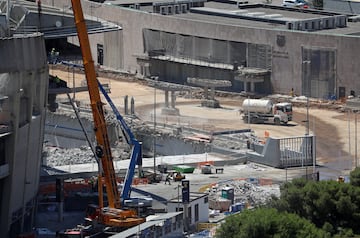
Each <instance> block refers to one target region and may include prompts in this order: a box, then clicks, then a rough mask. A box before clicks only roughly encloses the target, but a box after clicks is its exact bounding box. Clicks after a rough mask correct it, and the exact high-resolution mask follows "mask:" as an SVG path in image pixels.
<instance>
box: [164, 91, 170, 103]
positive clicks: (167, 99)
mask: <svg viewBox="0 0 360 238" xmlns="http://www.w3.org/2000/svg"><path fill="white" fill-rule="evenodd" d="M165 107H169V90H165Z"/></svg>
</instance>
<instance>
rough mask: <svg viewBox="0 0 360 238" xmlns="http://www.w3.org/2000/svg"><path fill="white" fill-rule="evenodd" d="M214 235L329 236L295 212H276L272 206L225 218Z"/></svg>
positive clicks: (263, 237) (255, 237) (253, 237)
mask: <svg viewBox="0 0 360 238" xmlns="http://www.w3.org/2000/svg"><path fill="white" fill-rule="evenodd" d="M216 237H218V238H220V237H227V238H258V237H259V238H267V237H275V238H276V237H278V238H302V237H307V238H312V237H313V238H320V237H330V233H327V232H325V231H323V230H321V229H318V228H316V227H315V225H314V224H311V222H309V221H308V220H306V219H304V218H301V217H299V216H298V215H296V214H290V213H287V212H278V211H277V210H276V209H272V208H258V209H255V210H247V211H244V212H242V213H240V214H237V215H232V216H230V217H228V218H226V220H225V223H223V224H222V225H221V227H220V228H219V229H218V231H217V232H216Z"/></svg>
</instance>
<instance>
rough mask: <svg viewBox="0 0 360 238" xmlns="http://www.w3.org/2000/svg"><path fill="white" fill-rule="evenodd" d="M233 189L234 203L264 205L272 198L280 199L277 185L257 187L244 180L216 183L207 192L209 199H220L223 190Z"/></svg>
mask: <svg viewBox="0 0 360 238" xmlns="http://www.w3.org/2000/svg"><path fill="white" fill-rule="evenodd" d="M227 187H230V188H233V189H234V203H239V202H244V203H246V204H249V205H250V206H258V205H263V204H266V203H267V202H268V201H269V199H270V198H271V197H272V196H276V197H280V186H279V185H277V184H274V185H267V186H259V185H258V184H256V183H253V182H248V181H246V180H230V181H226V183H222V184H220V183H218V184H216V185H214V186H213V187H212V188H211V189H209V190H208V193H209V196H210V198H215V199H217V198H221V196H222V190H223V189H224V188H227Z"/></svg>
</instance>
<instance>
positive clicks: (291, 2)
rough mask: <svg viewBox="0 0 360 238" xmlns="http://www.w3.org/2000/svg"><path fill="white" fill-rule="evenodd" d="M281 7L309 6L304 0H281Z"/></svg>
mask: <svg viewBox="0 0 360 238" xmlns="http://www.w3.org/2000/svg"><path fill="white" fill-rule="evenodd" d="M282 5H283V7H299V8H309V4H308V3H307V2H306V1H304V0H283V4H282Z"/></svg>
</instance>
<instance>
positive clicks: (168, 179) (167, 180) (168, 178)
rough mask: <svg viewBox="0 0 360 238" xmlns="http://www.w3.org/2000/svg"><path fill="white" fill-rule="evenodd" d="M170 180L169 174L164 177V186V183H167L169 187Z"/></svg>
mask: <svg viewBox="0 0 360 238" xmlns="http://www.w3.org/2000/svg"><path fill="white" fill-rule="evenodd" d="M170 178H171V176H170V174H168V175H167V176H166V179H165V184H166V182H168V183H169V185H171V183H170Z"/></svg>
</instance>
